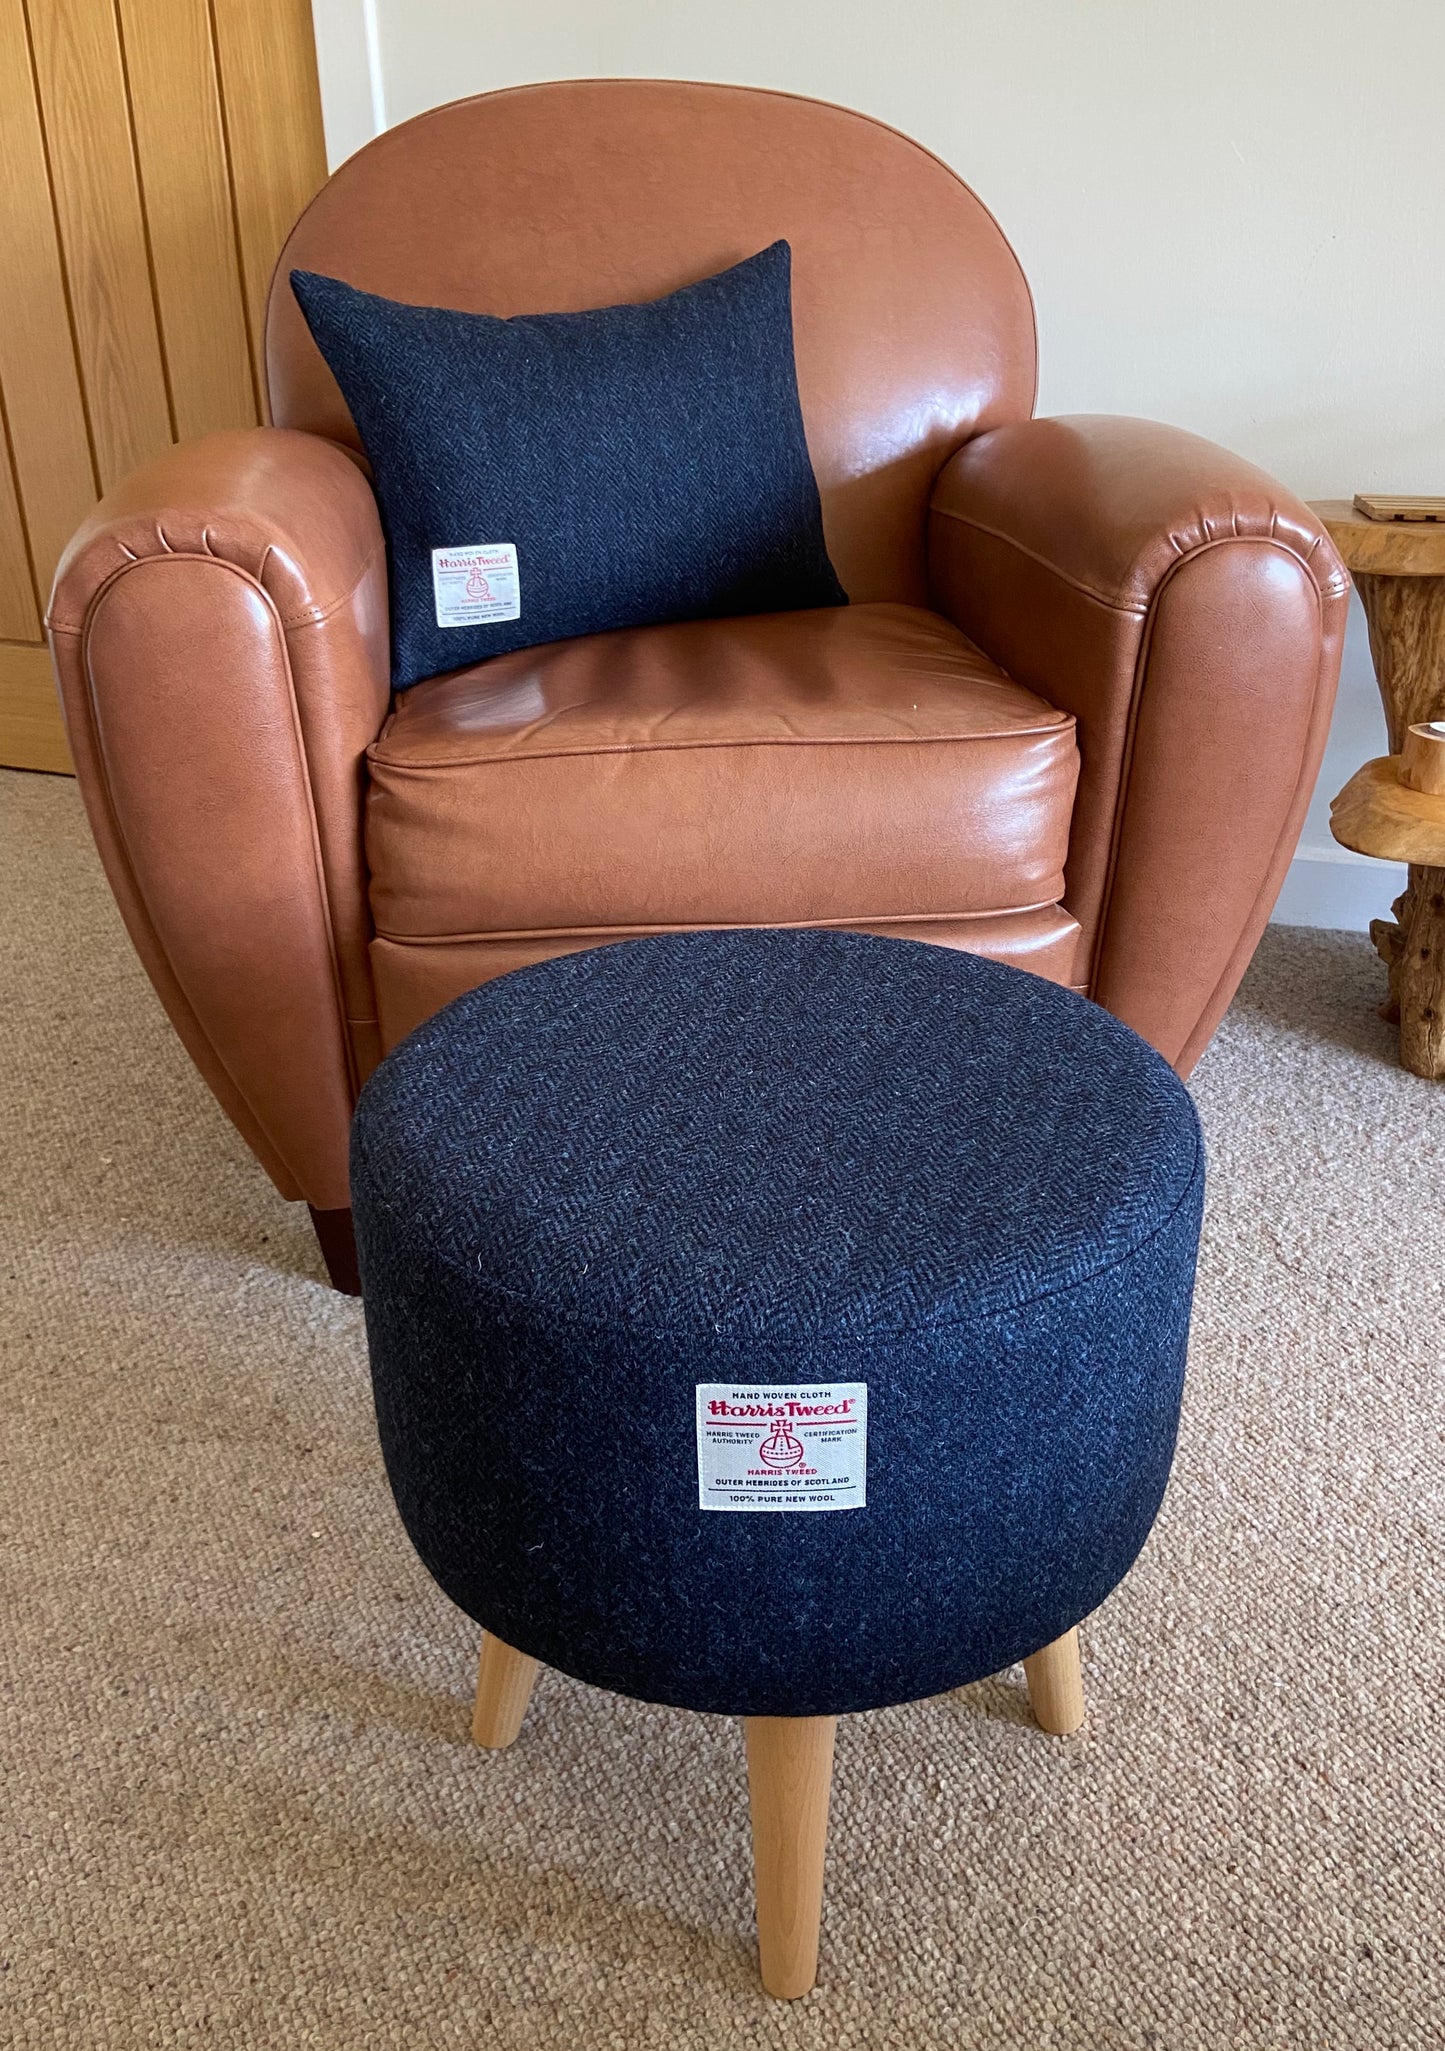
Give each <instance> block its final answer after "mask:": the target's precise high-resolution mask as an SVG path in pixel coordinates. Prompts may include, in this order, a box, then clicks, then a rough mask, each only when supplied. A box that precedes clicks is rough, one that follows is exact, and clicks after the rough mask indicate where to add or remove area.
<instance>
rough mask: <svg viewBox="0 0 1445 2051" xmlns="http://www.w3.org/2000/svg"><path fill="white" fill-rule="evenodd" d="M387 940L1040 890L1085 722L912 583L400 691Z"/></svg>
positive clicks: (676, 628)
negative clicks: (1003, 666)
mask: <svg viewBox="0 0 1445 2051" xmlns="http://www.w3.org/2000/svg"><path fill="white" fill-rule="evenodd" d="M368 757H369V763H370V777H371V783H370V790H369V793H368V797H367V808H366V809H367V828H366V831H367V856H368V861H369V865H370V869H371V878H372V882H371V902H372V912H373V916H374V919H375V922H376V930H377V933H378V935H379V936H381V937H382V938H383V939H386V938H391V939H399V940H408V939H411V940H415V939H430V940H435V939H440V938H444V937H463V936H468V935H498V934H511V935H525V934H544V933H555V932H568V933H582V934H586V933H598V934H605V933H607V932H608V931H610V930H612V929H615V928H617V927H627V928H629V929H631V930H637V929H638V928H643V929H646V928H648V927H654V926H656V927H670V926H687V925H719V926H723V925H785V924H790V923H811V922H814V921H823V920H840V919H841V920H850V921H857V922H860V923H861V922H865V921H867V922H872V923H877V922H880V921H888V920H892V919H899V918H960V917H972V916H976V915H979V914H996V913H999V912H1004V911H1015V910H1019V909H1022V908H1026V907H1030V906H1038V905H1052V904H1054V903H1056V902H1057V900H1058V899H1059V898H1060V897H1061V896H1062V894H1063V865H1064V857H1065V854H1066V852H1067V848H1068V839H1069V823H1070V816H1071V812H1072V807H1073V798H1074V787H1075V783H1076V780H1077V775H1078V751H1077V748H1076V745H1075V740H1074V722H1073V720H1072V718H1070V717H1069V716H1068V715H1067V714H1064V713H1062V712H1059V711H1057V710H1056V709H1055V708H1054V707H1052V706H1050V705H1048V704H1046V703H1045V702H1044V700H1043V699H1041V698H1038V697H1036V696H1034V694H1033V693H1032V692H1030V691H1026V690H1024V689H1022V688H1021V687H1020V686H1019V685H1017V684H1015V683H1012V682H1011V681H1010V680H1009V679H1008V678H1007V677H1005V676H1004V675H1003V673H1002V671H1000V670H999V669H997V668H996V667H995V666H994V665H993V664H992V663H990V662H989V661H988V660H987V658H986V657H985V656H984V655H982V654H981V653H980V651H979V650H978V649H977V648H975V647H974V646H973V645H972V643H971V642H969V641H967V640H966V639H965V638H964V636H963V635H962V634H960V633H959V632H958V631H957V630H956V629H955V628H954V627H952V626H951V625H950V624H949V623H948V622H947V621H946V620H943V619H941V618H939V617H938V616H937V615H936V614H934V613H930V612H925V611H922V610H920V609H919V608H917V607H913V606H906V605H894V604H879V605H857V606H850V607H842V608H838V609H836V610H833V609H829V610H824V611H811V612H798V613H780V614H768V615H762V616H757V617H749V618H743V619H733V620H706V621H694V622H688V623H685V624H681V625H670V626H659V627H642V628H633V629H628V630H626V631H623V632H618V633H611V634H600V635H593V636H589V637H587V638H585V639H581V640H575V641H564V642H555V643H552V644H550V645H548V646H546V647H541V648H531V649H526V650H520V651H518V652H516V653H515V654H511V655H505V656H499V657H497V658H495V659H494V660H492V661H491V662H487V663H483V664H481V665H479V666H477V667H475V668H472V669H466V670H459V671H457V672H455V673H454V674H452V675H450V676H445V677H437V678H433V679H431V680H430V681H428V682H426V683H422V684H418V685H417V686H416V687H415V688H414V689H412V690H411V691H409V692H407V693H406V695H405V696H404V697H402V698H401V699H400V700H399V701H398V703H397V706H396V709H395V711H394V712H393V714H392V716H391V718H390V720H389V721H388V722H387V724H386V726H385V727H384V728H383V730H382V733H381V735H380V737H379V738H378V739H377V741H376V742H375V743H374V745H373V746H372V747H371V749H370V750H369V751H368Z"/></svg>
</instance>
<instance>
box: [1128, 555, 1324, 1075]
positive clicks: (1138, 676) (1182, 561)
mask: <svg viewBox="0 0 1445 2051" xmlns="http://www.w3.org/2000/svg"><path fill="white" fill-rule="evenodd" d="M1235 540H1241V541H1245V540H1248V541H1254V542H1265V543H1266V545H1267V546H1269V547H1278V548H1279V549H1280V551H1281V553H1282V554H1284V555H1288V556H1291V557H1292V558H1293V559H1294V561H1295V562H1297V563H1299V565H1300V568H1301V569H1302V570H1304V571H1305V572H1306V580H1307V582H1308V583H1309V585H1310V588H1311V589H1312V590H1313V592H1314V594H1315V613H1316V620H1317V625H1318V626H1319V627H1320V628H1321V630H1322V624H1323V622H1322V615H1323V611H1324V593H1323V591H1322V589H1321V586H1320V581H1319V579H1318V577H1316V576H1314V575H1313V574H1312V573H1311V572H1310V569H1309V565H1308V563H1306V562H1305V561H1304V560H1303V558H1302V557H1301V556H1300V554H1299V551H1298V550H1297V549H1293V548H1290V547H1288V546H1287V545H1286V544H1285V543H1283V542H1278V543H1276V542H1273V541H1268V540H1267V537H1266V536H1264V535H1262V534H1261V535H1237V536H1236V535H1229V536H1222V537H1221V538H1220V539H1219V540H1218V541H1212V542H1209V543H1207V544H1206V545H1205V546H1203V547H1200V548H1193V549H1190V550H1189V551H1188V553H1187V554H1185V555H1182V556H1180V557H1179V558H1178V559H1177V560H1176V561H1175V562H1173V563H1171V564H1170V566H1169V568H1168V569H1167V570H1166V571H1165V573H1164V575H1163V576H1162V577H1161V578H1160V580H1159V582H1158V584H1157V585H1156V586H1155V589H1154V593H1153V596H1152V598H1151V600H1150V604H1149V611H1148V615H1147V618H1146V622H1145V629H1144V634H1143V636H1142V638H1141V641H1140V646H1139V653H1138V655H1137V657H1136V658H1135V664H1134V681H1133V685H1132V688H1131V690H1130V697H1129V722H1128V727H1127V730H1126V733H1125V738H1124V748H1123V750H1122V752H1121V755H1120V770H1119V785H1118V791H1117V794H1116V796H1115V801H1114V818H1113V823H1112V827H1111V830H1110V838H1109V861H1108V866H1107V868H1106V870H1105V873H1104V888H1103V890H1102V891H1101V893H1100V896H1099V915H1098V924H1097V926H1096V928H1095V931H1094V945H1093V950H1092V957H1091V961H1090V968H1089V988H1090V990H1091V991H1093V990H1095V989H1096V988H1097V987H1098V980H1099V968H1100V964H1101V962H1102V960H1103V954H1104V941H1105V938H1106V936H1107V933H1108V928H1109V913H1110V909H1111V907H1112V905H1113V898H1114V885H1115V882H1116V880H1117V876H1118V868H1119V852H1120V849H1121V847H1122V845H1123V839H1124V822H1125V818H1126V815H1127V813H1128V809H1129V789H1130V784H1131V781H1132V777H1133V769H1134V742H1135V736H1136V734H1137V732H1138V726H1139V718H1140V714H1141V712H1142V709H1143V701H1144V693H1145V691H1146V690H1147V689H1148V685H1149V663H1150V661H1151V659H1152V656H1153V652H1154V629H1155V626H1156V624H1157V622H1158V615H1159V606H1160V604H1161V603H1162V601H1163V598H1164V594H1165V592H1166V591H1167V590H1168V588H1169V586H1170V584H1171V583H1172V582H1173V581H1174V578H1175V577H1176V576H1177V575H1178V573H1179V572H1180V571H1181V570H1183V569H1185V568H1187V566H1188V565H1189V564H1190V563H1192V562H1195V561H1197V560H1198V558H1199V557H1201V556H1203V555H1206V554H1207V553H1208V552H1209V550H1210V549H1213V548H1221V547H1228V546H1229V545H1230V544H1231V543H1232V542H1233V541H1235ZM1296 789H1298V779H1296ZM1278 845H1279V841H1278V838H1276V841H1275V846H1276V849H1277V848H1278ZM1257 901H1258V900H1257V898H1256V902H1257ZM1232 959H1233V956H1231V960H1232ZM1225 973H1226V974H1227V973H1228V971H1227V970H1226V971H1225ZM1222 980H1223V977H1221V978H1220V979H1219V981H1222ZM1218 988H1219V982H1218V981H1217V982H1216V983H1215V985H1214V988H1213V989H1212V990H1211V991H1210V997H1209V1003H1212V1002H1213V1000H1214V994H1215V992H1216V991H1217V990H1218ZM1208 1008H1209V1004H1206V1005H1204V1006H1203V1007H1202V1009H1201V1010H1200V1013H1199V1017H1200V1018H1202V1017H1203V1016H1204V1013H1205V1011H1207V1010H1208ZM1197 1030H1198V1019H1196V1021H1195V1026H1194V1031H1197ZM1191 1037H1192V1034H1191ZM1184 1044H1185V1047H1187V1046H1188V1045H1189V1041H1188V1040H1186V1041H1185V1043H1184ZM1182 1051H1183V1050H1182V1049H1181V1052H1182Z"/></svg>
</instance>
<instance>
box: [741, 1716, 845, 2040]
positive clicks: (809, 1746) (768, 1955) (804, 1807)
mask: <svg viewBox="0 0 1445 2051" xmlns="http://www.w3.org/2000/svg"><path fill="white" fill-rule="evenodd" d="M837 1728H838V1719H837V1717H836V1716H745V1717H744V1718H743V1735H744V1738H745V1740H746V1742H747V1748H748V1792H749V1796H750V1798H751V1807H752V1815H753V1876H754V1886H755V1888H756V1893H757V1905H758V1951H759V1953H760V1955H761V1960H762V1969H763V1985H764V1986H765V1987H766V1988H767V1990H768V1992H769V1993H770V1994H774V1995H776V1996H777V1998H778V1999H779V2000H780V2001H794V2000H796V1999H797V1997H798V1996H799V1995H800V1994H806V1993H807V1991H808V1989H809V1988H810V1987H811V1986H812V1984H813V1981H814V1980H815V1979H816V1978H817V1973H818V1920H819V1917H820V1916H821V1915H822V1911H823V1849H824V1846H825V1844H826V1843H827V1838H828V1795H829V1792H830V1790H831V1788H832V1785H833V1736H834V1733H835V1732H836V1730H837Z"/></svg>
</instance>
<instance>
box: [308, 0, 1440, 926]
mask: <svg viewBox="0 0 1445 2051" xmlns="http://www.w3.org/2000/svg"><path fill="white" fill-rule="evenodd" d="M314 9H315V15H316V22H317V39H318V47H319V51H320V57H321V71H322V94H323V100H324V102H325V110H326V121H327V134H328V138H329V141H330V144H331V152H332V157H333V161H337V162H339V161H340V160H341V158H342V157H344V156H346V155H349V154H350V152H351V150H352V149H354V148H356V147H357V146H359V144H360V143H362V142H363V141H365V140H366V139H367V137H368V136H370V135H371V134H373V133H375V132H376V129H377V128H378V127H379V126H382V125H386V124H388V123H394V122H396V121H400V120H404V119H405V118H406V117H407V116H408V115H411V114H414V113H418V112H419V111H420V110H421V109H422V108H424V107H429V106H432V105H435V104H436V103H437V102H439V101H442V100H447V99H453V98H456V97H457V96H458V95H460V94H463V93H469V92H484V91H487V90H489V89H492V88H494V87H497V86H504V85H514V84H519V83H522V82H525V81H529V80H534V79H544V78H561V77H579V76H589V75H614V76H616V75H642V76H657V77H683V78H705V79H731V80H735V81H737V82H739V83H743V84H753V85H771V86H780V87H784V88H786V89H788V90H790V91H794V92H802V93H811V94H814V95H815V96H817V97H819V98H822V99H832V100H839V101H842V102H844V103H846V104H847V105H850V106H854V107H859V108H862V109H863V110H864V111H866V112H868V113H871V114H876V115H878V116H880V117H881V118H882V119H883V120H885V121H890V122H893V123H894V124H895V125H896V126H898V127H900V128H903V129H905V130H907V131H908V132H909V133H910V134H912V135H915V136H917V137H918V139H919V140H920V141H921V142H924V143H926V144H927V145H928V146H929V147H930V148H932V149H934V150H936V151H937V152H938V153H939V155H940V156H942V157H944V158H945V159H946V160H947V161H948V162H949V163H950V164H952V165H953V166H954V167H955V168H956V169H957V170H958V171H959V172H960V173H961V174H962V176H963V177H964V178H966V179H967V180H968V182H969V183H970V184H971V185H973V186H974V187H975V189H976V190H977V191H978V192H979V194H980V195H981V197H982V198H983V199H984V200H985V201H986V202H987V203H988V205H989V206H990V207H992V208H993V210H994V212H995V213H996V214H997V215H998V217H999V219H1000V220H1001V222H1002V223H1003V226H1004V228H1005V231H1006V232H1007V234H1008V235H1009V237H1010V239H1011V240H1012V241H1013V243H1014V246H1015V247H1016V249H1017V250H1018V252H1019V255H1020V257H1021V258H1022V260H1023V264H1024V268H1025V270H1026V271H1027V273H1028V275H1029V279H1030V281H1031V283H1032V285H1033V289H1034V294H1035V298H1036V300H1037V303H1038V312H1039V328H1040V340H1041V345H1042V361H1043V373H1042V387H1041V391H1040V398H1039V407H1040V411H1042V412H1054V413H1058V412H1074V411H1089V412H1119V413H1138V414H1146V415H1152V416H1154V417H1155V418H1158V419H1162V420H1171V421H1175V422H1177V423H1179V424H1180V425H1181V426H1184V427H1189V428H1193V429H1194V430H1195V431H1196V432H1198V433H1201V434H1206V435H1211V436H1213V437H1215V438H1216V439H1217V440H1219V441H1221V442H1225V443H1227V444H1228V445H1229V446H1230V447H1232V448H1235V449H1238V450H1240V451H1241V452H1242V453H1243V454H1245V455H1247V456H1249V457H1251V458H1252V459H1253V460H1254V461H1256V462H1258V463H1261V464H1263V465H1264V466H1265V467H1266V468H1267V469H1270V470H1272V471H1273V472H1274V473H1275V474H1276V475H1278V476H1279V477H1281V478H1282V479H1283V480H1284V481H1285V482H1286V483H1287V484H1289V485H1290V486H1291V487H1292V488H1293V489H1294V490H1295V491H1297V492H1299V493H1300V494H1301V495H1302V496H1304V497H1306V498H1318V497H1324V496H1338V495H1348V494H1349V493H1350V492H1352V491H1354V490H1356V489H1361V488H1367V487H1371V486H1373V487H1374V488H1375V489H1379V490H1386V491H1435V492H1445V344H1442V337H1445V178H1441V177H1440V176H1439V175H1438V171H1437V169H1436V163H1437V158H1438V146H1439V132H1440V120H1441V111H1440V110H1441V107H1442V104H1445V0H1375V4H1374V5H1373V6H1366V7H1361V6H1360V5H1359V4H1358V0H1209V4H1208V5H1206V6H1194V5H1186V4H1185V0H891V4H887V5H882V4H876V0H875V4H867V0H729V4H728V5H727V6H725V7H723V6H701V5H697V4H688V0H673V4H672V5H666V4H658V0H523V4H521V5H518V4H516V0H508V4H505V5H504V4H502V0H492V4H479V0H314ZM1383 748H1384V729H1383V725H1382V723H1381V720H1380V715H1379V707H1378V702H1377V700H1376V697H1375V691H1374V684H1373V679H1372V676H1371V672H1370V668H1369V657H1368V651H1367V649H1366V645H1365V639H1364V634H1363V628H1362V622H1361V621H1360V619H1359V617H1358V607H1356V613H1355V617H1354V619H1353V620H1352V628H1351V636H1350V643H1349V647H1348V650H1347V654H1346V669H1345V676H1344V680H1343V685H1342V689H1341V698H1340V705H1339V710H1338V712H1337V715H1336V720H1335V728H1334V731H1333V733H1332V736H1331V742H1330V750H1329V754H1328V756H1327V758H1326V762H1325V767H1324V771H1323V774H1322V776H1321V780H1320V790H1319V791H1318V792H1317V794H1316V799H1315V803H1314V806H1313V808H1312V810H1311V814H1310V818H1309V821H1308V823H1307V825H1306V828H1305V835H1304V839H1303V841H1302V843H1301V852H1300V858H1299V859H1297V861H1296V863H1295V865H1294V868H1293V869H1292V871H1291V875H1290V879H1289V882H1288V884H1287V886H1286V890H1285V894H1284V897H1283V898H1282V899H1281V903H1280V909H1279V912H1278V914H1277V916H1279V917H1288V918H1293V919H1296V920H1299V921H1301V922H1305V923H1317V924H1324V925H1346V926H1359V925H1363V924H1364V923H1365V922H1366V921H1367V920H1368V918H1369V917H1370V916H1372V915H1373V914H1375V913H1377V912H1380V911H1382V910H1383V909H1384V908H1385V907H1386V905H1387V904H1388V901H1389V899H1390V897H1391V896H1392V895H1393V894H1394V892H1395V891H1396V890H1397V889H1398V888H1399V887H1400V884H1399V881H1398V880H1397V878H1398V874H1399V872H1396V871H1393V870H1391V869H1389V868H1385V867H1382V866H1381V865H1378V864H1374V863H1365V862H1363V861H1360V860H1359V859H1358V858H1356V857H1352V856H1348V855H1346V854H1345V853H1344V851H1343V850H1342V849H1338V848H1336V847H1335V846H1334V843H1333V842H1332V841H1331V840H1330V838H1329V834H1328V830H1327V827H1326V823H1325V822H1326V818H1327V816H1328V805H1327V802H1326V800H1327V798H1328V795H1329V793H1330V792H1332V791H1334V790H1335V789H1337V788H1338V787H1339V785H1340V784H1341V783H1343V782H1344V780H1345V778H1346V777H1347V776H1348V775H1349V774H1350V773H1351V772H1352V771H1353V770H1354V769H1355V768H1356V767H1357V766H1358V764H1359V763H1360V762H1361V761H1363V760H1364V759H1365V758H1366V757H1367V756H1369V755H1372V754H1377V753H1381V752H1383Z"/></svg>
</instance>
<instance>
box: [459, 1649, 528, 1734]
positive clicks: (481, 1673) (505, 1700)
mask: <svg viewBox="0 0 1445 2051" xmlns="http://www.w3.org/2000/svg"><path fill="white" fill-rule="evenodd" d="M536 1678H537V1662H536V1660H535V1659H532V1658H530V1657H529V1656H528V1655H527V1654H526V1653H525V1652H514V1651H513V1650H512V1648H511V1646H510V1645H504V1644H503V1643H502V1641H501V1639H500V1638H494V1637H493V1636H492V1634H491V1632H490V1631H483V1633H482V1656H481V1661H480V1664H479V1665H478V1667H477V1699H476V1703H475V1705H474V1706H473V1709H472V1736H473V1738H475V1740H476V1742H477V1743H478V1744H479V1745H486V1746H487V1747H488V1748H489V1749H490V1750H491V1751H494V1752H500V1751H501V1750H502V1749H503V1748H504V1747H505V1746H507V1745H510V1744H511V1742H512V1740H513V1738H514V1737H516V1735H517V1733H518V1731H519V1730H520V1729H521V1728H522V1718H523V1717H524V1716H525V1715H526V1714H527V1704H528V1703H529V1702H530V1701H531V1699H532V1683H533V1681H535V1680H536Z"/></svg>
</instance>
